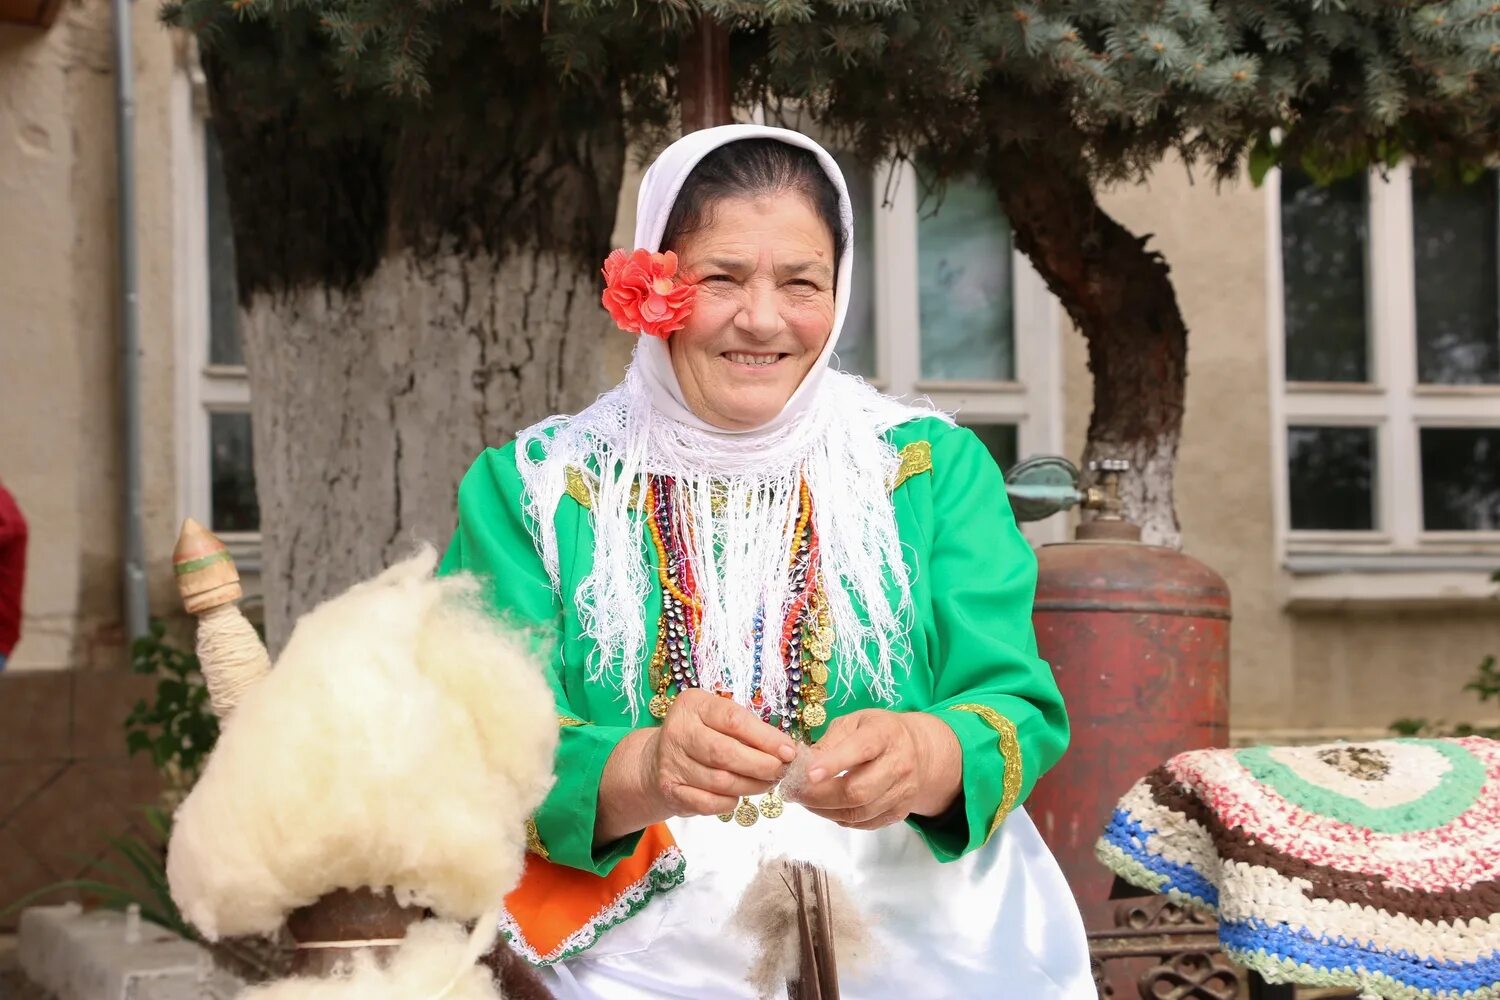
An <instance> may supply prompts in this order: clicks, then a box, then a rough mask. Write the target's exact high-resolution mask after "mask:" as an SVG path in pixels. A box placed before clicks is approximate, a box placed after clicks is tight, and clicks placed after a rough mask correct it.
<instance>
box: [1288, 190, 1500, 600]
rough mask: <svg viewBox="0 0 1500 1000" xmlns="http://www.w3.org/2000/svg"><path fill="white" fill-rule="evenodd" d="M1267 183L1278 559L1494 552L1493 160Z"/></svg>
mask: <svg viewBox="0 0 1500 1000" xmlns="http://www.w3.org/2000/svg"><path fill="white" fill-rule="evenodd" d="M1267 187H1268V189H1269V192H1270V197H1271V199H1272V202H1271V204H1272V205H1273V210H1272V211H1271V212H1269V213H1268V214H1269V216H1270V227H1271V239H1270V244H1271V247H1270V252H1271V255H1272V260H1273V266H1272V268H1271V272H1272V279H1271V287H1272V296H1271V297H1272V302H1271V309H1270V312H1271V317H1272V328H1273V329H1272V352H1271V354H1272V359H1273V364H1274V365H1275V368H1276V370H1275V372H1274V381H1275V383H1276V384H1277V386H1278V391H1277V392H1276V393H1274V394H1273V396H1274V399H1275V404H1274V405H1275V407H1276V409H1277V411H1278V412H1277V427H1276V431H1275V435H1276V437H1275V441H1276V447H1275V448H1274V449H1273V450H1274V453H1275V454H1276V468H1275V475H1276V477H1277V480H1278V485H1279V489H1278V497H1279V504H1278V506H1279V519H1280V529H1281V533H1282V536H1283V538H1284V539H1285V549H1286V552H1287V554H1288V563H1289V565H1290V566H1291V567H1292V568H1293V570H1294V571H1295V570H1296V569H1297V568H1298V566H1299V564H1300V565H1302V566H1304V567H1309V568H1313V569H1316V570H1317V571H1327V570H1330V569H1346V570H1347V569H1360V568H1368V569H1372V570H1377V571H1396V570H1400V569H1402V568H1410V567H1419V568H1422V569H1425V570H1433V571H1439V570H1454V571H1467V570H1476V571H1477V570H1480V569H1484V568H1493V565H1496V564H1500V241H1497V230H1500V176H1497V174H1496V172H1495V171H1490V172H1488V173H1486V174H1484V175H1483V176H1482V177H1481V178H1479V179H1478V180H1476V181H1474V182H1473V183H1469V184H1458V183H1448V184H1439V183H1437V182H1436V181H1435V180H1434V178H1433V177H1431V176H1430V175H1428V174H1427V173H1425V172H1423V171H1421V170H1418V169H1413V168H1411V167H1408V166H1402V167H1399V168H1396V169H1393V170H1391V171H1390V172H1389V174H1388V176H1385V177H1382V176H1381V175H1379V174H1378V173H1371V174H1370V175H1368V176H1364V177H1357V178H1354V179H1351V180H1346V181H1340V182H1338V183H1336V184H1334V185H1332V186H1329V187H1324V188H1320V187H1317V186H1316V185H1314V184H1312V183H1311V182H1310V181H1308V180H1307V179H1306V178H1304V177H1301V176H1299V175H1297V174H1295V173H1293V172H1291V171H1283V172H1281V174H1280V176H1279V177H1273V179H1272V180H1271V181H1270V182H1269V183H1268V185H1267ZM1330 556H1332V557H1334V558H1333V559H1332V560H1330V559H1329V558H1328V557H1330Z"/></svg>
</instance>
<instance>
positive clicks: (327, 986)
mask: <svg viewBox="0 0 1500 1000" xmlns="http://www.w3.org/2000/svg"><path fill="white" fill-rule="evenodd" d="M468 944H469V935H468V933H467V932H466V931H465V930H464V929H463V928H462V927H461V926H459V925H458V924H455V923H449V922H446V921H440V920H424V921H422V922H421V923H418V924H413V925H412V926H411V928H410V929H408V931H407V933H406V940H405V941H403V942H402V943H401V947H400V948H398V949H396V952H395V954H394V955H392V956H391V960H390V962H389V963H388V964H386V965H385V966H384V967H381V966H380V965H378V964H377V963H376V961H375V958H374V955H373V954H372V953H370V952H368V951H362V952H358V953H356V954H355V955H354V956H353V959H352V961H351V963H350V965H349V967H348V968H347V969H345V970H343V972H342V973H341V974H339V975H335V976H330V977H328V978H325V979H310V978H305V977H300V976H299V977H295V978H292V979H282V980H279V981H277V982H275V983H270V984H268V985H265V986H256V987H252V988H251V989H248V990H245V991H244V992H242V993H241V994H240V995H239V997H238V998H237V1000H504V997H503V995H502V994H501V992H500V988H499V987H498V986H497V985H496V984H495V980H494V977H493V976H492V975H491V974H490V971H489V970H488V969H486V968H485V967H483V966H476V965H474V964H473V963H472V962H468V963H466V958H467V954H466V952H467V949H468ZM466 964H467V971H466V972H464V974H463V975H462V976H460V977H459V978H458V979H457V980H456V981H455V980H454V970H456V969H462V968H465V966H466ZM450 983H451V984H452V985H451V986H450ZM445 988H446V989H445Z"/></svg>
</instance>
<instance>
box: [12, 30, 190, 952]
mask: <svg viewBox="0 0 1500 1000" xmlns="http://www.w3.org/2000/svg"><path fill="white" fill-rule="evenodd" d="M133 10H134V13H135V24H134V41H135V45H134V55H135V65H136V78H135V79H136V87H137V94H136V97H137V122H136V140H135V141H136V146H137V152H138V198H139V203H138V212H139V218H140V228H139V231H138V232H139V239H140V253H141V256H140V280H141V284H140V293H141V294H140V320H141V333H142V340H143V343H142V354H141V370H142V378H143V382H142V396H143V404H142V417H143V423H144V427H145V429H146V432H145V435H144V438H145V440H144V447H145V451H144V455H143V461H144V468H143V481H144V485H145V494H144V497H143V500H144V506H145V514H146V529H147V530H146V551H147V554H148V557H149V564H148V566H147V575H148V579H149V580H150V581H151V583H152V594H151V604H152V608H153V611H156V612H158V613H167V612H170V610H171V609H172V608H173V606H174V602H175V597H174V595H173V594H172V586H173V584H172V576H171V568H170V559H171V549H172V541H173V538H174V537H175V530H176V526H175V524H174V523H173V522H174V521H175V518H176V500H175V482H176V466H175V459H174V457H173V441H174V428H173V410H172V405H173V390H172V384H173V383H172V379H173V338H174V336H175V334H176V330H175V328H174V311H173V282H172V280H171V275H172V253H173V244H172V219H173V212H174V203H173V200H172V199H173V181H172V177H171V176H170V172H169V163H170V157H169V150H170V149H171V145H172V141H173V136H172V135H171V134H170V129H169V128H168V118H167V109H168V102H167V100H166V96H165V95H166V90H167V88H168V87H169V85H170V82H171V79H172V67H173V65H174V60H175V59H176V58H177V51H176V46H175V43H174V38H173V36H172V34H171V33H169V32H167V31H166V30H165V29H163V28H162V27H161V25H160V24H159V23H158V22H157V20H156V17H155V8H154V7H151V6H149V5H140V4H136V5H133ZM111 39H112V31H111V24H110V11H109V4H108V2H107V0H72V2H70V3H69V4H67V5H66V6H65V8H64V10H63V12H62V14H61V16H60V17H59V18H58V20H57V22H56V23H55V24H54V25H53V27H52V28H51V29H50V30H48V31H46V32H42V31H39V30H36V29H31V28H20V27H14V26H7V25H0V481H3V482H4V483H5V484H6V486H7V487H8V488H9V489H10V490H11V491H12V492H13V493H14V494H15V496H16V498H17V500H18V502H19V503H20V505H21V508H22V510H23V511H24V513H25V515H26V517H27V519H28V521H29V524H30V529H31V530H30V543H29V551H28V574H27V580H26V590H25V594H24V600H25V620H24V621H23V625H22V629H23V631H22V637H21V641H20V644H19V645H18V646H17V648H16V650H15V652H14V655H13V656H12V658H11V660H10V663H9V666H8V668H7V670H6V671H5V673H4V674H3V675H0V858H3V859H4V860H3V861H0V909H4V908H5V907H7V906H8V905H9V904H10V903H11V902H12V901H13V900H15V899H17V898H18V897H20V896H21V895H22V894H23V893H26V892H30V891H31V890H34V889H36V888H37V887H39V886H42V885H45V884H48V883H51V882H54V881H57V880H59V879H64V878H70V877H75V876H78V875H80V874H83V873H84V872H83V861H82V860H81V859H86V858H88V857H91V856H94V855H97V854H99V853H100V852H101V851H102V850H103V849H104V848H105V847H106V838H107V837H109V836H111V835H118V834H122V833H126V832H127V831H132V830H133V831H134V832H136V833H143V832H144V829H143V820H142V818H141V816H140V812H139V807H140V806H142V805H144V804H147V803H150V802H152V801H153V800H154V799H155V797H156V795H157V779H156V775H155V772H154V771H153V770H152V768H151V765H150V762H149V760H147V759H146V758H144V757H137V758H135V759H133V760H132V759H130V758H127V757H126V755H125V737H124V729H123V725H122V724H123V721H124V718H125V715H126V714H127V713H128V712H129V710H130V707H131V706H132V705H133V704H134V703H135V702H136V701H137V700H138V699H140V698H142V697H145V696H148V695H149V691H150V687H151V684H150V678H146V677H142V676H139V675H136V674H132V673H130V672H129V671H128V670H127V669H126V663H125V660H126V656H125V642H124V635H123V630H122V627H121V619H122V614H121V596H120V595H121V586H120V552H121V537H122V527H121V519H122V515H121V509H122V505H121V502H120V498H119V493H120V476H121V462H120V454H121V443H120V427H121V419H120V415H119V414H120V389H119V371H120V365H119V357H120V350H119V347H118V343H119V336H118V329H119V328H118V322H117V315H118V306H117V300H118V289H119V285H118V278H117V275H118V265H117V256H116V225H115V212H116V202H115V191H116V180H115V165H116V159H115V146H116V142H115V116H114V108H115V98H114V75H113V65H114V55H113V45H112V41H111ZM70 668H71V669H70ZM15 919H16V918H15V915H14V914H13V915H11V916H10V917H8V918H5V920H6V922H8V923H10V924H13V923H14V921H15Z"/></svg>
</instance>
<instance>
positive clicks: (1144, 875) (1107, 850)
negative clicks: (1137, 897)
mask: <svg viewBox="0 0 1500 1000" xmlns="http://www.w3.org/2000/svg"><path fill="white" fill-rule="evenodd" d="M1094 856H1095V857H1097V858H1098V859H1099V863H1100V864H1102V865H1103V866H1104V867H1106V868H1108V869H1109V870H1110V871H1112V872H1114V873H1115V874H1116V875H1118V876H1120V877H1121V878H1122V879H1124V880H1125V881H1127V882H1129V883H1130V884H1131V885H1133V886H1135V887H1136V888H1137V889H1149V890H1150V891H1151V892H1161V891H1162V888H1163V887H1165V886H1166V884H1167V877H1166V876H1165V875H1163V874H1161V873H1160V872H1154V871H1152V870H1151V869H1149V868H1147V867H1146V866H1145V865H1143V864H1141V863H1140V862H1139V861H1137V860H1136V859H1135V858H1132V857H1131V856H1130V855H1128V854H1126V853H1125V852H1124V851H1122V850H1121V849H1120V848H1118V847H1116V846H1115V845H1114V844H1111V843H1110V842H1109V841H1107V840H1105V839H1104V838H1102V837H1101V838H1100V839H1099V842H1098V843H1097V844H1095V845H1094Z"/></svg>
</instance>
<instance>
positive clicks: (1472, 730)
mask: <svg viewBox="0 0 1500 1000" xmlns="http://www.w3.org/2000/svg"><path fill="white" fill-rule="evenodd" d="M1490 580H1491V581H1492V582H1494V583H1500V570H1496V571H1495V573H1494V574H1493V575H1492V576H1491V577H1490ZM1496 596H1497V597H1500V594H1497V595H1496ZM1464 690H1465V691H1472V692H1474V695H1475V697H1477V698H1478V699H1479V701H1480V703H1481V704H1487V703H1488V702H1490V701H1495V702H1497V703H1500V662H1497V661H1496V659H1495V657H1494V656H1486V657H1485V658H1484V659H1483V660H1481V661H1480V663H1479V671H1478V673H1476V674H1475V675H1474V679H1473V680H1471V681H1469V683H1467V684H1465V685H1464ZM1391 730H1392V731H1393V732H1395V733H1396V735H1398V736H1485V737H1488V738H1489V739H1492V740H1500V725H1497V726H1474V725H1470V724H1469V723H1467V722H1461V723H1458V724H1457V725H1454V726H1447V725H1445V724H1443V723H1439V722H1432V721H1429V720H1427V719H1397V720H1396V721H1395V722H1393V723H1391Z"/></svg>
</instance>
